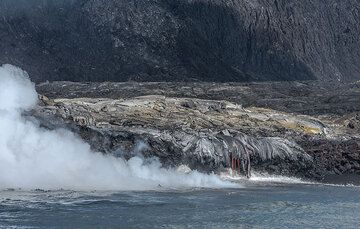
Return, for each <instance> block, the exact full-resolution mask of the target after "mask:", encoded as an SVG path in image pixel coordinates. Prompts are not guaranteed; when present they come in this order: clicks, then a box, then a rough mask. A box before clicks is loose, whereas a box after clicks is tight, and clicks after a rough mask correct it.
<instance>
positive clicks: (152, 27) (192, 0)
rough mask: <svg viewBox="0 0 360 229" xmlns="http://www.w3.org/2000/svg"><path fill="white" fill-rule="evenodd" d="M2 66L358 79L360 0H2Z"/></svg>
mask: <svg viewBox="0 0 360 229" xmlns="http://www.w3.org/2000/svg"><path fill="white" fill-rule="evenodd" d="M0 13H1V15H2V17H1V18H0V49H1V53H0V64H3V63H10V64H15V65H17V66H20V67H22V68H23V69H24V70H26V71H28V72H29V73H30V75H31V76H32V79H33V80H35V81H37V82H41V81H46V80H70V81H128V80H139V81H173V80H175V81H189V80H203V81H263V80H300V79H301V80H308V79H321V80H322V81H354V80H359V79H360V40H359V39H358V35H359V34H360V2H359V1H357V0H342V1H337V0H328V1H323V0H304V1H297V0H150V1H149V0H1V1H0Z"/></svg>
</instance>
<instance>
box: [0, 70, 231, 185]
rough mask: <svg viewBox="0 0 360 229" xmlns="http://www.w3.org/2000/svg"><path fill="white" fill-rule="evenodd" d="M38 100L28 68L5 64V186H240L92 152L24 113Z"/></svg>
mask: <svg viewBox="0 0 360 229" xmlns="http://www.w3.org/2000/svg"><path fill="white" fill-rule="evenodd" d="M36 103H37V93H36V91H35V86H34V84H33V83H32V82H31V81H30V80H29V77H28V75H27V74H26V72H24V71H22V70H21V69H19V68H16V67H14V66H11V65H4V66H2V67H0V189H5V188H23V189H36V188H41V189H71V190H154V189H158V188H159V187H160V186H161V187H163V188H191V187H208V188H220V187H237V185H235V184H233V183H230V182H227V181H223V180H221V179H220V178H219V177H218V176H216V175H206V174H201V173H199V172H196V171H192V172H190V173H188V174H184V173H181V172H178V171H177V170H175V169H165V168H162V167H161V164H160V163H159V162H158V161H157V160H150V161H144V160H142V159H141V158H139V157H134V158H132V159H130V160H129V161H125V160H123V159H121V158H115V157H113V156H106V155H103V154H101V153H96V152H92V151H91V149H90V146H89V145H88V144H87V143H85V142H84V141H83V140H82V139H80V138H79V137H78V136H77V135H75V134H74V133H72V132H70V131H68V130H65V129H58V130H53V131H50V130H47V129H44V128H41V127H39V125H38V124H37V123H36V122H35V121H32V120H29V119H26V118H24V117H22V112H23V111H25V110H28V109H31V108H33V107H34V106H35V105H36Z"/></svg>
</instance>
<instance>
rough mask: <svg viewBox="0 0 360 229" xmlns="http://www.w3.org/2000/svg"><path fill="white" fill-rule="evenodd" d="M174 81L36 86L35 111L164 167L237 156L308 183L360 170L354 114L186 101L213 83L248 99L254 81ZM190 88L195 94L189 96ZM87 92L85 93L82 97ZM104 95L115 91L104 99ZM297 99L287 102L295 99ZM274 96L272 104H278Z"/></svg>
mask: <svg viewBox="0 0 360 229" xmlns="http://www.w3.org/2000/svg"><path fill="white" fill-rule="evenodd" d="M175 85H176V84H172V83H168V87H167V88H169V90H168V91H165V90H164V91H162V88H166V87H165V86H164V84H163V83H159V84H158V85H156V83H148V84H141V83H120V84H119V83H104V84H97V83H85V84H83V83H70V82H56V83H52V84H41V85H38V87H37V89H38V92H40V93H42V94H43V95H46V96H49V98H48V97H41V101H42V102H41V104H40V106H39V107H38V108H37V109H36V110H35V111H34V115H35V116H36V117H38V118H39V119H40V120H42V124H43V125H44V126H46V127H47V128H54V127H55V126H61V125H64V124H66V125H68V127H70V128H72V129H73V130H75V131H76V132H78V133H79V134H80V135H81V136H82V137H83V138H84V139H85V140H87V141H88V142H89V143H90V144H91V145H92V147H93V148H94V149H96V150H98V151H101V152H104V153H112V154H115V155H118V156H122V157H131V156H132V154H133V153H134V152H136V151H139V150H136V149H137V148H139V145H140V146H141V147H140V148H141V153H142V154H143V155H144V156H146V157H151V156H156V157H158V158H160V160H161V161H162V162H163V163H164V165H166V166H177V165H181V164H186V165H188V166H190V167H191V168H193V169H198V170H201V171H206V172H211V171H215V172H218V171H221V170H223V169H225V168H229V167H230V166H231V165H230V158H229V157H230V155H235V156H236V157H237V158H239V159H241V162H242V166H241V168H242V169H243V173H244V174H247V173H249V172H250V170H253V171H259V172H267V173H271V174H280V175H290V176H297V177H304V178H308V179H313V180H321V179H327V178H328V177H330V176H340V175H354V176H356V174H360V166H359V164H360V156H359V155H360V141H359V139H360V136H359V125H358V121H359V115H358V113H356V112H352V113H347V114H346V115H342V114H341V112H340V113H339V114H329V113H326V110H325V111H323V112H320V113H318V114H316V115H315V114H313V115H311V116H310V115H307V114H302V113H295V112H291V110H289V111H288V112H285V111H280V110H275V109H271V108H259V107H255V106H243V105H242V104H241V103H238V102H234V101H235V100H234V99H233V101H229V100H226V99H221V100H219V99H214V98H213V99H209V98H208V99H197V98H191V97H197V96H198V94H196V93H199V94H201V95H202V96H206V95H207V94H206V92H207V93H209V91H212V90H214V89H215V88H220V89H221V91H222V95H223V98H227V96H226V95H232V94H233V93H234V92H235V90H236V91H238V94H239V97H241V96H245V95H247V96H249V95H248V94H246V93H248V91H251V90H250V89H251V88H252V87H254V88H256V87H258V84H254V85H252V84H249V85H235V86H234V85H229V84H224V85H217V87H215V86H214V85H212V84H207V83H204V84H201V83H198V84H195V85H192V86H191V85H190V84H188V85H187V86H188V87H187V86H186V85H178V87H177V90H170V89H171V88H176V86H175ZM269 85H271V84H270V83H269V84H268V85H267V86H268V89H266V90H269V91H273V93H268V96H269V98H267V99H268V101H272V100H271V96H274V97H275V96H278V94H276V93H275V92H278V93H280V92H281V91H278V90H275V89H274V88H276V83H274V85H271V87H270V86H269ZM299 85H300V86H299ZM299 85H298V86H299V87H300V88H301V83H299ZM225 86H226V87H225ZM265 86H266V85H265ZM234 87H235V88H236V89H234ZM350 87H353V85H352V86H350ZM199 88H200V89H201V90H200V89H199ZM239 88H244V89H246V90H239ZM310 89H311V88H310ZM89 91H91V92H90V93H88V92H89ZM189 91H193V92H194V91H198V92H194V94H192V96H191V97H186V93H187V92H189ZM127 92H128V93H127ZM86 93H88V94H87V96H88V97H84V95H85V94H86ZM103 93H106V94H107V95H109V94H111V95H112V96H107V98H106V97H105V96H103V95H104V94H103ZM251 93H253V94H256V91H252V92H251ZM351 93H353V94H356V93H358V91H357V90H355V89H354V90H353V91H352V92H351ZM125 94H126V96H125ZM156 94H157V95H156ZM181 94H183V95H184V96H180V95H181ZM310 94H311V93H310ZM63 95H67V96H63ZM121 95H123V96H121ZM175 95H176V96H175ZM202 96H198V97H202ZM216 96H220V95H219V94H218V95H216ZM257 96H258V97H259V96H261V94H260V95H259V94H257ZM295 96H296V95H295V94H294V96H288V98H287V99H288V100H292V99H296V98H294V97H295ZM330 96H331V95H330ZM63 97H68V98H63ZM109 97H110V98H109ZM321 99H326V96H322V97H321ZM274 101H276V102H275V103H274V104H273V105H274V106H275V107H276V106H277V103H278V101H277V100H274ZM337 105H338V106H339V107H344V104H342V105H341V104H337ZM309 107H310V106H306V105H305V106H304V105H303V108H307V109H308V108H309ZM295 109H296V108H295ZM354 109H357V107H356V106H355V107H354ZM304 113H307V112H304ZM247 163H250V165H251V167H250V168H248V167H247V166H246V164H247Z"/></svg>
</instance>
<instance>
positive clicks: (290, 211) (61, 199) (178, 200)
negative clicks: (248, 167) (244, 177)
mask: <svg viewBox="0 0 360 229" xmlns="http://www.w3.org/2000/svg"><path fill="white" fill-rule="evenodd" d="M0 228H360V188H359V187H351V186H330V185H322V184H307V183H291V182H285V183H281V182H276V181H275V182H262V181H257V182H244V184H243V185H242V188H237V189H187V190H157V191H146V192H97V191H92V192H75V191H64V190H59V191H44V190H33V191H22V190H13V189H11V190H3V191H1V192H0Z"/></svg>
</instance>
